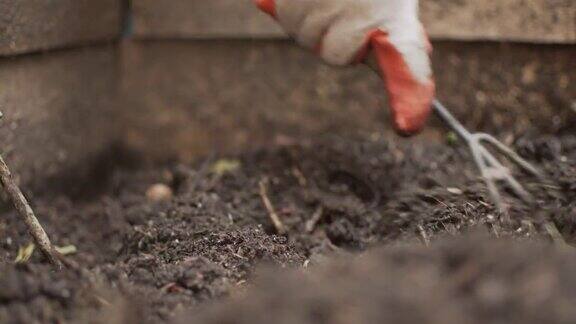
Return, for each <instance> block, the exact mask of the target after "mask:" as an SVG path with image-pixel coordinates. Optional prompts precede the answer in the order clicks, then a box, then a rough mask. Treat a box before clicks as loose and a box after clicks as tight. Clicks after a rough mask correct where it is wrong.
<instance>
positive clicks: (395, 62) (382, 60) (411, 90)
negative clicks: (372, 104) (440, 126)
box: [370, 30, 435, 136]
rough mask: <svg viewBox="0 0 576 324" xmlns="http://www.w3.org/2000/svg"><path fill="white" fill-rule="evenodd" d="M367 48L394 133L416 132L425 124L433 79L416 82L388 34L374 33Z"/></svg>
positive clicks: (433, 87) (429, 107) (405, 134)
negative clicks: (379, 77)
mask: <svg viewBox="0 0 576 324" xmlns="http://www.w3.org/2000/svg"><path fill="white" fill-rule="evenodd" d="M370 43H371V48H372V50H374V53H375V55H376V57H377V59H378V65H380V69H381V70H382V71H383V72H384V73H383V77H384V81H385V83H386V89H387V91H388V94H389V101H390V106H391V109H392V115H393V120H394V126H395V128H396V131H397V132H398V133H399V134H400V135H404V136H410V135H414V134H416V133H418V132H419V131H420V130H422V128H424V126H425V125H426V122H427V121H428V117H429V116H430V113H431V111H432V100H433V99H434V96H435V85H434V80H433V79H432V78H430V79H429V80H428V81H426V82H421V81H419V80H417V79H416V78H415V77H414V75H412V73H411V71H410V68H409V67H408V64H407V63H406V61H405V60H404V58H403V57H402V54H401V53H400V52H399V51H398V50H397V49H396V48H395V47H394V45H393V44H392V43H391V42H390V40H389V38H388V35H387V34H386V33H385V32H383V31H381V30H375V31H374V32H372V33H371V34H370Z"/></svg>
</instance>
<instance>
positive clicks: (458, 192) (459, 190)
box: [446, 188, 464, 195]
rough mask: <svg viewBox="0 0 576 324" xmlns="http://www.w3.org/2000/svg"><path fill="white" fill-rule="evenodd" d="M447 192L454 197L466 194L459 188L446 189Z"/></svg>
mask: <svg viewBox="0 0 576 324" xmlns="http://www.w3.org/2000/svg"><path fill="white" fill-rule="evenodd" d="M446 190H447V191H448V192H449V193H451V194H453V195H461V194H463V193H464V192H463V191H462V190H461V189H458V188H446Z"/></svg>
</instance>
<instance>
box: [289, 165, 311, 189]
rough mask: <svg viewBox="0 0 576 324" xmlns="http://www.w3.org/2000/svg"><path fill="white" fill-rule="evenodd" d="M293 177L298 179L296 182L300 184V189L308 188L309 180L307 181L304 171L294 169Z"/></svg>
mask: <svg viewBox="0 0 576 324" xmlns="http://www.w3.org/2000/svg"><path fill="white" fill-rule="evenodd" d="M292 175H293V176H294V177H295V178H296V180H298V184H299V185H300V187H306V186H308V180H306V177H305V176H304V174H303V173H302V171H300V169H298V167H293V168H292Z"/></svg>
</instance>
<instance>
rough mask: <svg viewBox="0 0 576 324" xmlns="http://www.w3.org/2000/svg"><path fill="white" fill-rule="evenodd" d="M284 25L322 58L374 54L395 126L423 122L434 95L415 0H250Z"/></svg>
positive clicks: (346, 59) (349, 59)
mask: <svg viewBox="0 0 576 324" xmlns="http://www.w3.org/2000/svg"><path fill="white" fill-rule="evenodd" d="M255 1H256V3H257V5H258V6H259V7H260V9H262V10H263V11H265V12H267V13H268V14H270V15H271V16H273V17H274V18H275V19H276V20H277V21H278V23H279V24H280V25H281V26H282V27H283V28H284V30H285V31H286V32H287V33H288V34H289V35H290V36H291V37H293V38H294V39H295V40H296V41H297V42H298V43H299V44H300V45H302V46H303V47H305V48H309V49H313V50H315V51H316V52H317V53H318V55H320V56H321V57H322V58H323V59H324V60H325V61H326V62H328V63H330V64H334V65H347V64H352V63H358V62H362V61H364V60H365V59H366V57H367V55H368V54H373V55H375V56H376V58H377V61H378V65H379V67H380V69H381V72H382V75H383V78H384V81H385V84H386V89H387V92H388V97H389V101H390V106H391V108H392V114H393V119H394V125H395V127H396V130H397V131H399V132H400V133H401V134H405V135H410V134H414V133H416V132H418V131H419V130H420V129H421V128H422V127H423V126H424V124H425V123H426V120H427V118H428V116H429V114H430V110H431V108H430V107H431V102H432V99H433V97H434V81H433V79H432V71H431V68H430V58H429V53H430V51H431V46H430V43H429V42H428V38H427V36H426V34H425V32H424V28H423V27H422V24H421V23H420V21H419V19H418V0H255Z"/></svg>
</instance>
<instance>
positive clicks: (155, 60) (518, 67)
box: [122, 41, 576, 160]
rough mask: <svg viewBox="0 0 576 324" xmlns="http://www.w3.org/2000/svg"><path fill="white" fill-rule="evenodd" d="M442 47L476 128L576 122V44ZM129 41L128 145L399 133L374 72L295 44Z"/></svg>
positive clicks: (441, 77) (458, 108)
mask: <svg viewBox="0 0 576 324" xmlns="http://www.w3.org/2000/svg"><path fill="white" fill-rule="evenodd" d="M435 46H436V52H435V55H434V66H435V70H436V71H437V79H438V96H439V98H441V99H442V100H443V101H444V102H445V103H446V104H447V105H448V106H449V107H451V108H452V109H453V110H454V111H455V112H456V113H457V115H458V116H459V117H460V118H461V119H462V120H463V121H464V122H466V124H467V125H468V126H470V127H471V128H472V129H478V130H480V129H481V130H487V131H494V132H496V133H500V134H502V133H506V134H511V133H515V134H516V135H517V134H521V133H524V132H527V131H529V130H530V129H533V128H538V129H539V130H540V131H551V132H554V131H558V130H560V129H562V128H568V127H573V125H575V124H576V111H575V110H574V109H575V106H576V98H575V97H574V94H575V93H576V80H575V79H574V78H575V77H576V76H575V75H574V73H571V71H575V70H576V66H575V64H576V62H575V61H574V60H573V57H574V56H575V55H576V47H574V46H540V45H520V44H515V45H501V44H496V43H459V42H455V43H452V42H440V43H436V44H435ZM123 50H124V53H123V66H124V69H125V70H124V71H123V74H122V76H123V81H122V83H123V89H122V93H123V95H122V97H123V98H125V100H126V101H125V102H124V103H123V106H124V107H125V109H123V113H124V114H125V115H124V116H123V117H122V122H123V124H124V125H125V128H124V129H125V131H126V133H125V137H124V138H125V143H126V144H127V146H128V147H130V148H132V149H134V150H136V151H139V152H142V153H144V155H145V156H147V157H149V158H151V159H152V160H158V159H160V160H163V159H172V158H175V157H176V158H180V159H183V160H191V159H193V158H194V157H196V156H198V155H199V154H205V153H208V152H211V151H214V150H216V151H238V150H244V149H246V148H253V147H257V146H261V145H266V144H269V143H278V142H280V143H282V142H289V141H290V139H292V140H296V141H305V140H306V139H309V138H312V137H321V136H336V135H338V136H356V135H358V134H359V133H361V134H364V135H365V134H373V133H379V134H382V133H391V130H390V125H389V123H388V121H387V116H388V113H387V109H386V100H385V95H384V90H383V87H382V84H381V82H380V80H378V79H377V77H376V76H375V75H373V73H372V72H371V71H369V70H368V69H366V68H363V67H357V68H347V69H337V68H333V67H329V66H325V65H323V64H321V63H320V62H319V61H318V60H317V59H316V58H315V57H314V56H313V55H311V54H310V53H307V52H305V51H302V50H300V49H298V48H297V47H295V46H293V44H292V43H291V42H289V41H258V42H254V41H252V42H242V41H234V42H233V41H199V42H141V43H138V42H136V43H131V44H127V46H126V47H125V48H124V49H123ZM433 125H436V126H438V123H433ZM439 129H441V130H442V129H443V128H439Z"/></svg>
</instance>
